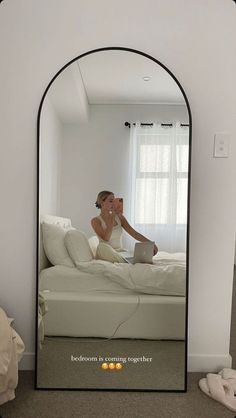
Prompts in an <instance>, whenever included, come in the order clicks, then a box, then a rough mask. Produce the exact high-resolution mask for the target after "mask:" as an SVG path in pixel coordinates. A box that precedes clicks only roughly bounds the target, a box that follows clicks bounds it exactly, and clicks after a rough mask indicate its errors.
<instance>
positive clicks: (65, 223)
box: [38, 215, 71, 272]
mask: <svg viewBox="0 0 236 418" xmlns="http://www.w3.org/2000/svg"><path fill="white" fill-rule="evenodd" d="M43 222H46V223H49V224H54V225H60V226H62V227H63V228H69V227H70V226H71V220H70V219H69V218H62V217H60V216H54V215H41V216H40V225H39V247H38V248H39V254H38V257H39V272H40V271H41V270H43V269H45V268H47V267H50V266H51V263H50V261H49V260H48V258H47V256H46V254H45V252H44V248H43V237H42V228H41V224H42V223H43Z"/></svg>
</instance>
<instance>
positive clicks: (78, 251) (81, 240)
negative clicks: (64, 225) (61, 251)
mask: <svg viewBox="0 0 236 418" xmlns="http://www.w3.org/2000/svg"><path fill="white" fill-rule="evenodd" d="M65 246H66V248H67V251H68V253H69V254H70V257H71V258H72V260H73V261H74V263H75V265H76V264H77V263H80V262H81V261H91V260H93V253H92V250H91V248H90V246H89V242H88V239H87V237H86V235H85V234H84V233H83V232H81V231H78V230H76V229H72V230H70V231H68V232H67V233H66V235H65Z"/></svg>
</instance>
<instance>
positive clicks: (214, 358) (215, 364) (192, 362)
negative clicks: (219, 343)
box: [19, 353, 232, 373]
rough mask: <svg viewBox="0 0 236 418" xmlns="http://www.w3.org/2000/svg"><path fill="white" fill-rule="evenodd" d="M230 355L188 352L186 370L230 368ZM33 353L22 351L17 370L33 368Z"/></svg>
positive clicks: (204, 370) (213, 370)
mask: <svg viewBox="0 0 236 418" xmlns="http://www.w3.org/2000/svg"><path fill="white" fill-rule="evenodd" d="M231 366H232V357H231V355H230V354H228V355H214V354H213V355H207V354H189V356H188V372H212V373H214V372H218V371H220V370H222V369H223V368H224V367H229V368H231ZM34 367H35V354H34V353H24V355H23V357H22V359H21V361H20V363H19V370H34Z"/></svg>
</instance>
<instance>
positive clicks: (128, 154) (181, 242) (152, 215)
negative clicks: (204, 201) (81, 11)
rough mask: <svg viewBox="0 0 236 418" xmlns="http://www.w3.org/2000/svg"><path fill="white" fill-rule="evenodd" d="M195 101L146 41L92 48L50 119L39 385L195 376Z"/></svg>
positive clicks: (63, 87)
mask: <svg viewBox="0 0 236 418" xmlns="http://www.w3.org/2000/svg"><path fill="white" fill-rule="evenodd" d="M188 166H189V113H188V108H187V106H186V102H185V99H184V96H183V94H182V92H181V90H180V88H179V86H178V84H177V83H176V82H175V80H174V79H173V78H172V77H171V75H170V74H169V73H168V71H166V70H165V69H164V68H163V67H162V66H161V65H159V64H158V63H157V62H155V61H153V60H152V59H150V58H147V57H146V56H144V55H142V54H141V53H137V52H132V51H129V50H123V49H106V50H101V51H95V52H92V53H89V54H88V55H85V56H83V57H81V58H79V59H78V60H76V61H74V62H73V63H71V64H70V65H69V66H67V67H66V68H65V69H64V70H63V71H62V72H61V73H60V74H59V75H58V76H57V77H56V78H55V80H54V81H53V83H52V84H51V86H50V88H49V89H48V91H47V94H46V96H45V99H44V101H43V105H42V109H41V114H40V125H39V219H38V223H39V237H38V267H39V269H38V270H39V271H38V344H37V387H38V388H54V389H56V388H65V389H75V388H76V389H90V388H91V389H134V390H135V389H139V390H175V391H176V390H177V391H178V390H179V391H183V390H184V388H185V383H186V382H185V365H186V363H185V353H186V338H185V335H186V334H185V333H186V251H187V225H188V222H187V212H188V207H187V202H188V178H189V173H188Z"/></svg>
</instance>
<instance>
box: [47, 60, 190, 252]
mask: <svg viewBox="0 0 236 418" xmlns="http://www.w3.org/2000/svg"><path fill="white" fill-rule="evenodd" d="M74 65H75V64H74ZM65 71H68V69H67V70H65ZM70 71H71V70H70ZM77 76H78V77H80V73H79V71H78V73H77ZM60 77H61V76H59V82H58V80H57V79H56V80H55V81H54V84H55V85H54V84H53V86H52V88H51V89H52V91H51V89H50V90H49V92H48V94H47V97H46V100H45V103H44V105H43V111H42V118H41V125H42V126H41V136H40V140H41V152H42V158H41V170H42V176H43V177H42V182H41V199H40V204H41V213H53V214H54V215H58V216H61V215H63V216H65V217H69V218H71V219H72V223H73V225H74V226H75V227H77V228H81V229H82V230H83V231H84V232H85V233H86V234H88V235H89V236H90V235H91V234H92V229H91V226H90V219H91V218H92V217H93V216H96V215H97V213H98V211H97V209H96V208H95V206H94V202H95V199H96V196H97V193H98V192H99V191H100V190H102V189H103V190H111V191H114V193H115V194H116V195H117V196H122V197H123V198H124V211H125V215H126V216H127V218H128V219H129V220H130V221H131V199H130V195H131V161H132V155H131V153H130V138H129V136H130V130H129V129H128V128H126V127H125V126H124V122H125V121H126V120H130V121H147V122H148V121H155V122H159V123H160V122H163V123H169V122H170V121H171V122H172V123H174V122H182V123H188V112H187V108H186V105H185V104H184V103H177V104H170V103H168V104H146V103H143V104H141V103H138V104H126V103H125V104H122V103H119V104H114V103H113V104H103V103H101V104H88V100H87V96H86V94H85V93H84V90H82V87H83V84H82V81H81V84H80V86H81V88H80V90H79V89H78V87H77V88H76V86H74V85H70V84H69V83H68V82H67V81H66V82H65V81H64V84H65V85H64V87H62V86H63V83H62V81H60ZM67 77H68V75H67ZM63 78H66V77H65V76H64V75H63ZM65 86H66V88H67V94H68V96H69V98H70V100H71V102H72V103H70V106H69V105H67V102H66V101H65V102H64V97H65V91H64V90H63V88H64V89H65ZM68 86H69V88H68ZM81 91H82V93H81ZM82 100H83V101H84V104H83V106H78V103H81V102H82ZM113 102H114V99H113ZM62 156H63V158H62ZM166 250H167V251H168V250H170V249H168V248H166Z"/></svg>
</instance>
